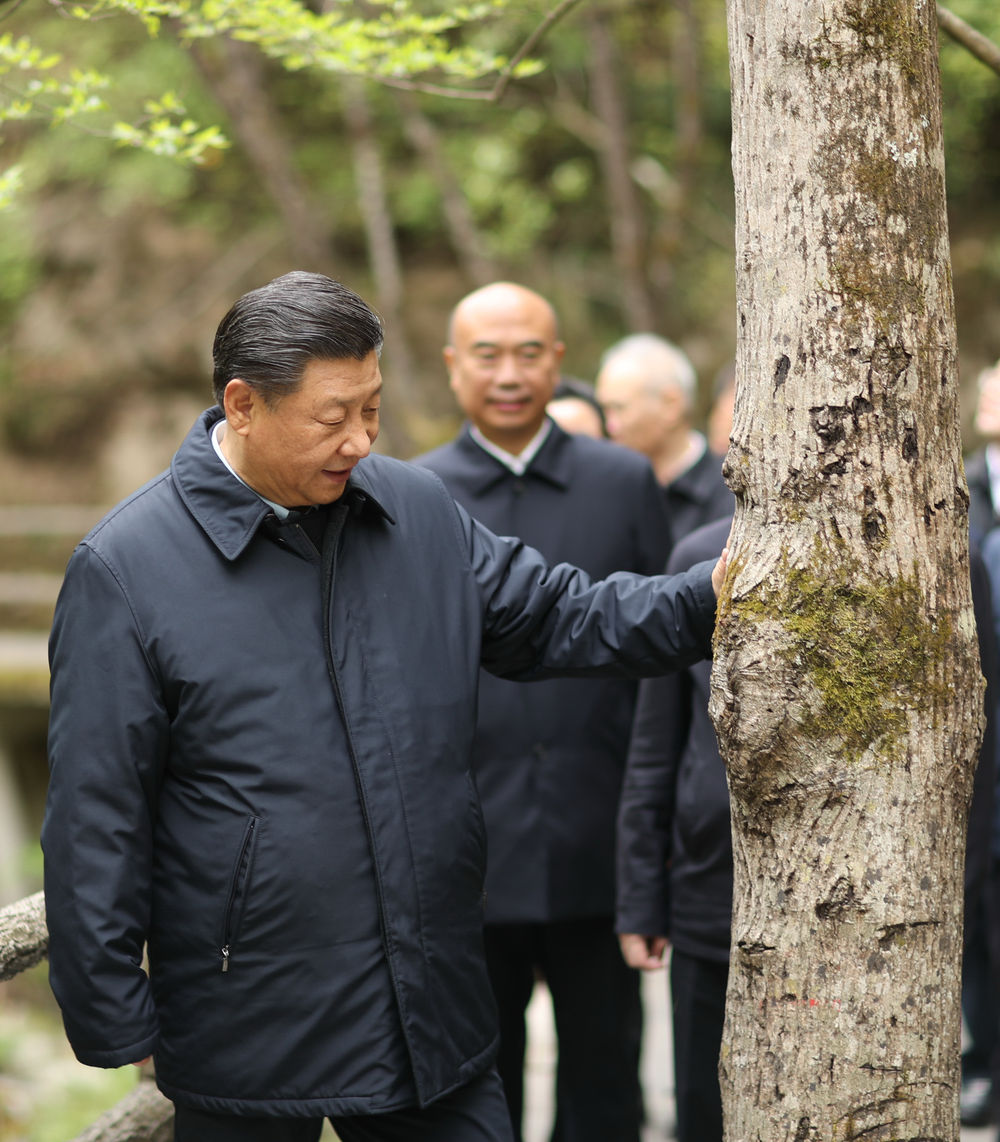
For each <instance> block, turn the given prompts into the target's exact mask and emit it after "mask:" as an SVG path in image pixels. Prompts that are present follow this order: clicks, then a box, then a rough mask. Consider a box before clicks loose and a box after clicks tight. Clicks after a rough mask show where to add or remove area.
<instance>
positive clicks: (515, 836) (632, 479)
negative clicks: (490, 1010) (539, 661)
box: [418, 282, 668, 1142]
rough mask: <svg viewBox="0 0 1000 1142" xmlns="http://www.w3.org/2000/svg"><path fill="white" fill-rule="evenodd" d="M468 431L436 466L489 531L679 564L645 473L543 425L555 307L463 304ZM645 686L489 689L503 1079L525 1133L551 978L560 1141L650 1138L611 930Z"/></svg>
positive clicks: (625, 558)
mask: <svg viewBox="0 0 1000 1142" xmlns="http://www.w3.org/2000/svg"><path fill="white" fill-rule="evenodd" d="M444 356H445V363H446V365H447V368H448V373H449V377H450V382H451V387H452V389H453V391H454V393H455V396H456V398H457V400H458V403H459V404H460V406H461V408H462V410H463V412H464V413H465V415H466V416H467V418H468V422H467V424H466V426H465V427H464V428H463V430H462V432H461V433H460V435H459V436H458V437H457V439H455V440H454V441H452V442H451V443H449V444H446V445H444V446H443V447H441V448H438V449H437V450H435V451H434V452H431V453H429V454H428V455H426V456H423V457H421V458H420V459H419V460H418V463H420V464H422V465H424V466H426V467H429V468H431V469H432V470H433V471H435V472H437V473H438V475H439V476H440V477H441V478H442V480H444V482H445V485H446V486H447V488H448V490H449V491H450V492H451V493H452V494H453V495H454V496H455V498H456V499H457V500H458V502H459V503H460V504H461V505H462V506H463V507H464V508H465V509H466V510H467V511H468V512H469V513H470V515H472V516H473V517H474V518H476V519H477V520H479V521H480V522H481V523H484V524H485V525H486V526H487V527H489V528H490V529H491V530H493V531H495V532H498V533H499V534H503V535H514V536H517V537H518V538H519V539H522V540H524V541H525V542H527V543H530V544H531V545H532V546H533V547H536V548H538V550H540V551H541V552H542V553H543V554H544V555H545V557H546V558H547V559H549V560H551V561H556V562H561V561H566V562H570V563H573V564H574V565H576V566H580V567H582V568H584V569H585V570H586V571H588V572H589V573H590V574H592V575H594V576H596V577H603V576H605V575H608V574H610V573H611V572H614V571H638V572H641V573H647V574H648V573H652V572H658V571H661V570H662V569H663V567H664V564H665V560H666V555H667V548H668V530H667V521H666V516H665V512H664V507H663V501H662V497H661V495H660V493H659V489H658V488H657V485H656V481H655V478H654V476H653V472H652V470H651V468H650V466H649V464H648V462H647V461H646V460H645V459H643V458H640V457H639V456H637V455H636V454H634V453H632V452H630V451H629V450H627V449H624V448H619V447H617V446H616V445H613V444H610V443H608V442H606V441H598V440H593V439H591V438H589V437H586V436H578V435H568V434H567V433H565V432H564V431H563V430H562V429H561V428H560V427H559V426H558V425H556V424H555V423H553V421H552V420H551V419H550V418H549V417H547V416H546V410H545V406H546V402H547V401H548V400H549V399H550V398H551V396H552V393H553V391H554V389H555V388H556V385H557V382H558V380H559V367H560V363H561V360H562V356H563V345H562V343H561V342H560V341H559V339H558V333H557V326H556V317H555V314H554V313H553V310H552V307H551V306H550V305H549V304H548V302H547V301H545V299H544V298H542V297H540V296H539V295H538V294H537V293H534V292H532V291H530V290H528V289H525V288H523V287H522V286H518V285H514V284H512V283H507V282H499V283H494V284H493V285H490V286H486V287H485V288H483V289H480V290H477V291H475V292H474V293H472V294H470V295H469V296H468V297H466V298H465V299H464V300H463V301H461V302H460V303H459V305H458V306H457V308H456V309H455V312H454V314H453V315H452V319H451V323H450V326H449V344H448V346H447V347H446V348H445V351H444ZM634 701H635V687H634V685H633V684H632V683H630V682H627V681H623V680H620V679H604V680H593V679H591V680H573V681H569V680H560V681H553V682H546V683H542V684H539V685H533V686H516V685H512V684H510V683H509V682H505V681H502V680H500V679H498V678H495V677H490V676H488V675H484V676H483V679H482V683H481V686H480V699H479V722H478V726H477V731H476V739H475V743H474V749H473V761H474V772H475V776H476V781H477V784H478V787H479V792H480V796H481V797H482V800H483V810H484V813H485V817H486V833H487V841H488V861H487V869H488V871H487V878H486V888H487V898H486V954H487V964H488V967H489V972H490V980H491V982H492V984H493V990H494V994H495V995H496V998H497V1004H498V1008H499V1013H500V1056H499V1070H500V1074H501V1077H502V1078H503V1081H504V1086H505V1089H506V1092H507V1098H508V1102H509V1104H510V1109H511V1117H512V1119H513V1122H514V1126H515V1130H517V1131H520V1126H521V1116H522V1106H523V1069H524V1054H525V1009H526V1007H527V1005H528V1002H529V999H530V997H531V994H532V990H533V988H534V985H535V979H536V974H541V975H542V976H544V978H545V980H546V981H547V983H548V987H549V990H550V992H551V995H552V1002H553V1008H554V1012H555V1022H556V1030H557V1036H558V1042H559V1052H558V1068H557V1079H556V1100H555V1102H556V1126H555V1132H554V1137H555V1138H558V1139H559V1142H608V1140H609V1139H614V1140H615V1142H637V1140H638V1137H639V1128H640V1108H641V1091H640V1085H639V1047H640V1042H639V1040H640V1031H641V1007H640V997H639V981H638V977H637V975H636V973H634V972H631V971H630V970H629V969H628V968H627V967H626V966H625V965H624V963H623V961H622V958H621V955H620V953H619V951H618V946H617V941H616V938H615V934H614V927H613V915H614V828H615V812H616V806H617V802H618V793H619V789H620V783H621V775H622V771H623V766H624V761H625V753H626V749H627V746H628V736H629V731H630V724H631V717H632V712H633V706H634Z"/></svg>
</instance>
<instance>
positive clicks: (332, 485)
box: [223, 352, 382, 507]
mask: <svg viewBox="0 0 1000 1142" xmlns="http://www.w3.org/2000/svg"><path fill="white" fill-rule="evenodd" d="M381 389H382V374H381V373H380V372H379V365H378V357H377V356H376V354H375V353H374V352H372V353H369V354H368V356H367V357H365V359H364V360H363V361H355V360H353V359H352V358H345V359H342V360H330V361H328V360H314V361H310V362H309V364H308V365H307V366H306V368H305V371H304V372H303V374H302V383H301V384H300V385H299V387H298V388H297V389H295V391H294V392H291V393H288V394H287V395H286V396H282V397H280V398H278V399H277V400H276V401H274V402H273V403H272V404H270V405H269V404H268V403H267V402H266V401H265V400H264V399H263V397H262V396H261V395H260V394H259V393H258V392H256V391H255V390H253V389H252V388H250V387H249V386H247V385H245V384H244V382H243V381H239V380H234V381H230V382H229V385H228V386H227V389H226V417H227V428H226V439H224V441H223V449H224V451H225V452H226V455H227V457H228V458H229V459H230V462H231V463H232V464H233V467H234V468H235V469H236V471H237V472H238V473H239V475H240V476H241V477H242V479H244V480H245V481H246V482H247V483H248V484H249V485H250V487H251V488H253V489H254V491H255V492H258V493H259V494H260V495H261V496H263V497H264V498H265V499H268V500H271V501H273V502H274V503H278V504H282V505H284V506H285V507H295V506H298V505H304V504H329V503H333V501H334V500H338V499H340V497H341V496H342V495H343V494H344V489H345V487H346V486H347V481H348V478H349V477H350V475H351V472H352V471H353V470H354V466H355V465H356V464H357V463H358V461H359V460H363V459H364V458H365V457H366V456H367V455H368V453H369V452H370V451H371V446H372V444H373V443H374V442H375V438H376V437H377V436H378V428H379V403H380V393H381ZM230 434H233V435H234V437H235V440H229V437H230ZM227 440H228V445H227Z"/></svg>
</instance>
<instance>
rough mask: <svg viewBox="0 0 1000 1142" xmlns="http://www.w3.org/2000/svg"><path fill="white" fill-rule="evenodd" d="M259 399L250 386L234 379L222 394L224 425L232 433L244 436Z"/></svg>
mask: <svg viewBox="0 0 1000 1142" xmlns="http://www.w3.org/2000/svg"><path fill="white" fill-rule="evenodd" d="M259 399H260V398H259V397H258V395H257V393H256V392H255V391H254V389H253V387H252V386H251V385H248V384H247V383H246V381H241V380H240V379H239V377H234V378H233V379H232V380H231V381H230V382H229V384H228V385H226V391H225V392H224V393H223V394H222V407H223V409H224V410H225V413H226V423H227V424H228V426H229V427H230V428H231V429H232V430H233V432H235V433H237V434H239V435H240V436H245V435H246V433H247V429H248V428H249V427H250V421H251V419H252V418H253V412H254V406H255V405H256V404H257V403H258V402H259Z"/></svg>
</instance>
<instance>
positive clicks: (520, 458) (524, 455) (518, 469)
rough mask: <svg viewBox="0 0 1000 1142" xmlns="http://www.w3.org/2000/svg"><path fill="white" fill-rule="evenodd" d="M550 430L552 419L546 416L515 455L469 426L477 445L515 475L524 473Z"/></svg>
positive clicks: (473, 426)
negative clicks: (539, 426) (540, 425)
mask: <svg viewBox="0 0 1000 1142" xmlns="http://www.w3.org/2000/svg"><path fill="white" fill-rule="evenodd" d="M551 431H552V421H551V420H549V418H548V417H546V418H545V419H544V420H543V421H542V427H541V428H540V429H539V430H538V431H537V432H536V433H535V435H534V436H533V437H532V438H531V439H530V440H529V441H528V443H527V444H526V445H525V447H524V448H522V449H521V451H520V452H519V453H518V454H517V455H516V456H515V455H514V453H513V452H508V451H507V450H506V449H505V448H501V447H500V446H499V445H497V444H494V443H493V442H492V441H491V440H487V439H486V437H485V436H483V434H482V433H481V432H480V431H479V429H478V428H476V426H475V425H474V424H473V425H471V426H470V427H469V435H470V436H471V437H472V439H473V440H474V441H475V442H476V443H477V444H478V445H479V447H480V448H482V449H483V451H484V452H489V454H490V455H491V456H495V457H496V459H497V460H499V461H500V463H501V464H503V465H504V467H506V468H509V469H510V470H511V471H512V472H513V473H514V475H515V476H523V475H524V473H525V472H526V471H527V469H528V465H529V464H530V463H531V461H532V460H534V458H535V456H536V454H537V452H538V450H539V448H541V446H542V445H543V444H544V443H545V441H546V440H547V439H548V437H549V433H550V432H551Z"/></svg>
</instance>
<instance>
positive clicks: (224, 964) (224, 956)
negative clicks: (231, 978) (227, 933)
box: [222, 944, 229, 972]
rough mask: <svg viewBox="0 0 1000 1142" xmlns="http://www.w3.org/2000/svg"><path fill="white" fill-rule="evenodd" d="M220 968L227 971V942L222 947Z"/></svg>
mask: <svg viewBox="0 0 1000 1142" xmlns="http://www.w3.org/2000/svg"><path fill="white" fill-rule="evenodd" d="M222 970H223V971H224V972H227V971H229V945H228V944H226V946H225V947H224V948H223V949H222Z"/></svg>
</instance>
